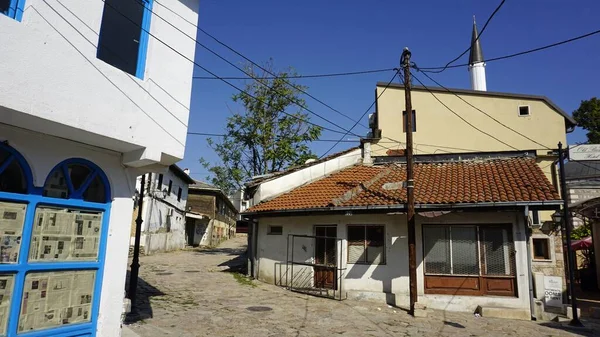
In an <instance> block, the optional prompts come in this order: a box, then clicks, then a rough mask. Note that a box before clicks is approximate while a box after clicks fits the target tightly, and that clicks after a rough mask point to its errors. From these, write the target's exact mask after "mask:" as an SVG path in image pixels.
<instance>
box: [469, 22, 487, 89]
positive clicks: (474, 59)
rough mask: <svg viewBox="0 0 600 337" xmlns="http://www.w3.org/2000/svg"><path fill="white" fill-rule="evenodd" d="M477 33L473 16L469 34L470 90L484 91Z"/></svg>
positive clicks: (483, 69) (483, 73) (483, 72)
mask: <svg viewBox="0 0 600 337" xmlns="http://www.w3.org/2000/svg"><path fill="white" fill-rule="evenodd" d="M480 42H481V41H480V39H479V32H478V31H477V23H476V22H475V15H473V33H472V34H471V53H470V54H469V71H470V72H471V89H473V90H480V91H486V89H487V85H486V80H485V63H484V62H483V51H482V49H481V43H480Z"/></svg>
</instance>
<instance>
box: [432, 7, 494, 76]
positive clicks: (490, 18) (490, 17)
mask: <svg viewBox="0 0 600 337" xmlns="http://www.w3.org/2000/svg"><path fill="white" fill-rule="evenodd" d="M504 2H506V0H502V1H501V2H500V4H499V5H498V6H497V7H496V9H495V10H494V12H492V14H491V15H490V16H489V17H488V19H487V21H486V22H485V24H484V25H483V28H481V32H479V33H478V34H477V38H476V39H475V41H472V42H471V45H469V48H467V49H466V50H465V51H463V52H462V53H461V54H460V55H458V56H457V57H455V58H454V59H452V61H450V62H448V63H446V65H445V66H444V67H443V68H442V69H441V70H439V71H432V72H433V73H441V72H442V71H444V70H446V69H448V66H450V65H451V64H452V63H454V62H456V61H458V60H459V59H460V58H461V57H463V55H465V54H466V53H468V52H469V51H470V50H471V48H473V44H475V43H476V42H477V41H478V40H479V38H480V37H481V35H483V32H485V29H486V28H487V26H488V24H489V23H490V21H492V18H493V17H494V16H495V15H496V13H498V11H499V10H500V8H501V7H502V5H504Z"/></svg>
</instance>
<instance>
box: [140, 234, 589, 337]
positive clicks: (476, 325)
mask: <svg viewBox="0 0 600 337" xmlns="http://www.w3.org/2000/svg"><path fill="white" fill-rule="evenodd" d="M245 244H246V237H245V236H240V237H237V238H234V239H232V240H229V241H226V242H224V243H223V244H222V245H221V246H219V247H218V248H215V249H210V250H188V251H178V252H172V253H162V254H156V255H152V256H144V257H142V258H141V265H142V266H141V268H140V289H139V294H138V303H139V307H140V308H141V312H140V316H139V318H137V319H136V320H134V322H131V323H129V324H128V328H129V329H130V330H132V331H133V332H135V333H137V334H138V335H140V336H142V337H146V336H147V337H159V336H161V337H162V336H215V337H226V336H236V337H237V336H240V337H245V336H294V337H299V336H331V335H339V336H527V337H531V336H591V335H594V333H595V331H590V330H589V329H588V330H583V331H567V330H564V329H562V328H559V326H558V325H556V324H554V323H552V324H551V323H542V324H537V323H535V322H527V321H511V320H502V319H490V318H484V317H480V318H476V317H473V315H470V314H466V313H450V312H446V313H444V312H433V313H430V314H429V317H427V318H413V317H411V316H409V315H408V314H407V313H406V312H404V311H402V310H400V309H396V308H389V307H388V306H387V305H385V304H381V303H372V302H357V301H351V300H346V301H342V302H338V301H334V300H328V299H323V298H317V297H312V296H307V295H302V294H297V293H293V292H289V291H287V290H285V289H282V288H279V287H276V286H273V285H268V284H264V283H260V282H256V281H249V280H247V279H246V278H245V277H241V276H240V274H237V273H235V272H234V271H235V270H236V268H239V266H241V265H243V264H244V263H245V257H244V256H243V253H244V251H245Z"/></svg>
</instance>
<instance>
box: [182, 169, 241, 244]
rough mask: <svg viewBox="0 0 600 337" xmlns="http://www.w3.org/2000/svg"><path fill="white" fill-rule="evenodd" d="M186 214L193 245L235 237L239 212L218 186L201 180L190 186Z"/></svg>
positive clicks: (214, 242) (217, 242) (189, 239)
mask: <svg viewBox="0 0 600 337" xmlns="http://www.w3.org/2000/svg"><path fill="white" fill-rule="evenodd" d="M186 216H187V219H186V232H187V233H188V244H189V245H190V246H216V245H218V244H219V243H221V242H222V241H224V240H227V239H230V238H232V237H234V236H235V233H236V222H237V218H238V212H237V210H236V208H235V206H234V205H233V203H232V202H231V201H230V200H229V198H228V197H227V195H225V193H223V191H222V190H220V189H219V188H217V187H215V186H212V185H209V184H206V183H203V182H200V181H196V183H195V184H193V185H190V186H189V192H188V201H187V214H186Z"/></svg>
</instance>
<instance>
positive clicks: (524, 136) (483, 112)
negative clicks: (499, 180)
mask: <svg viewBox="0 0 600 337" xmlns="http://www.w3.org/2000/svg"><path fill="white" fill-rule="evenodd" d="M415 69H416V70H417V71H419V68H418V67H416V65H415ZM423 75H425V77H427V78H428V79H430V80H431V81H432V82H434V83H435V84H437V85H438V86H439V87H441V88H442V89H444V90H446V91H447V92H449V93H451V94H453V95H454V96H456V97H458V99H460V100H461V101H463V102H465V103H466V104H467V105H469V106H470V107H472V108H473V109H475V110H477V111H479V112H481V113H482V114H484V115H486V116H487V117H489V118H490V119H491V120H493V121H494V122H496V123H498V124H500V125H501V126H503V127H504V128H506V129H508V130H510V131H512V132H514V133H516V134H518V135H519V136H521V137H523V138H525V139H527V140H529V141H531V142H533V143H535V144H537V145H539V146H541V147H542V148H543V149H546V150H552V149H551V148H549V147H548V146H546V145H544V144H542V143H540V142H538V141H536V140H535V139H532V138H530V137H528V136H527V135H524V134H522V133H521V132H519V131H517V130H515V129H513V128H511V127H510V126H508V125H506V124H504V123H502V122H501V121H499V120H498V119H496V118H495V117H493V116H492V115H490V114H488V113H487V112H485V111H483V110H481V109H480V108H478V107H476V106H475V105H473V104H471V103H470V102H469V101H467V100H465V99H464V98H463V97H462V96H460V95H458V94H457V93H455V92H453V91H452V90H450V89H448V88H446V87H445V86H443V85H442V84H440V83H439V82H438V81H436V80H435V79H433V78H432V77H431V76H429V75H427V73H423Z"/></svg>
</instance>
